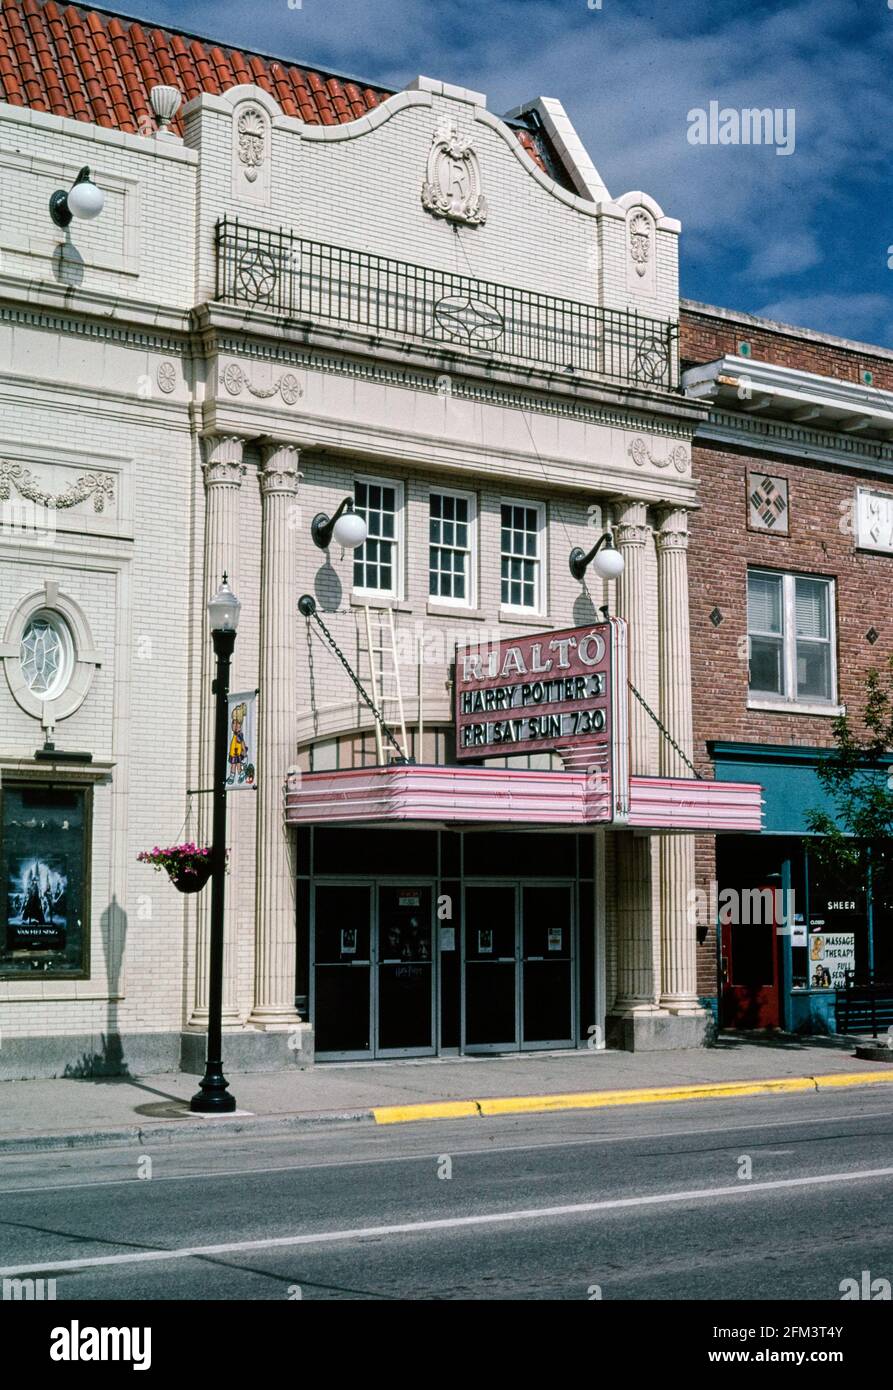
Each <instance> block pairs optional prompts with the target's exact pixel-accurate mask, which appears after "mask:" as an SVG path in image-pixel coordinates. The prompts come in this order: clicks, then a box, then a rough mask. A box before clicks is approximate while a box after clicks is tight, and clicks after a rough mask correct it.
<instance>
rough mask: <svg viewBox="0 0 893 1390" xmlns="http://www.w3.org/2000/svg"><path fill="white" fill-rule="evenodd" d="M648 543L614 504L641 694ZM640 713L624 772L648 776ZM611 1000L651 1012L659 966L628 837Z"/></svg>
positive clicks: (632, 508) (633, 718)
mask: <svg viewBox="0 0 893 1390" xmlns="http://www.w3.org/2000/svg"><path fill="white" fill-rule="evenodd" d="M649 537H650V528H649V526H648V511H647V506H646V504H645V503H644V502H642V501H639V500H637V499H635V498H627V497H624V498H620V499H619V500H618V502H617V521H616V525H615V527H614V544H615V545H616V547H617V549H618V550H619V551H620V553H621V555H622V556H623V560H624V569H623V574H622V575H621V576H620V578H619V579H618V580H617V598H616V603H617V614H618V617H621V618H625V619H626V621H627V623H628V625H629V648H628V650H629V678H630V680H631V682H632V684H633V685H634V686H635V687H636V689H637V690H644V688H645V684H646V679H645V677H646V672H647V667H648V617H647V608H646V598H645V547H646V545H647V544H648V540H649ZM647 718H648V716H647V715H646V713H645V711H644V709H643V708H642V706H641V705H640V704H639V702H638V700H635V699H633V698H630V706H629V740H630V750H629V751H630V772H631V773H639V774H642V773H648V772H653V768H650V767H649V766H648V729H647V724H646V720H647ZM616 853H617V899H616V904H615V912H616V921H617V998H616V1000H615V1002H614V1006H613V1008H612V1010H611V1012H612V1013H613V1014H615V1015H619V1016H621V1017H625V1018H632V1017H635V1016H636V1015H638V1014H649V1013H654V1012H656V1009H657V1003H656V1001H657V994H658V987H659V979H658V977H659V969H660V966H659V962H657V961H656V960H655V959H654V956H655V950H654V933H653V931H652V920H651V919H652V912H651V841H650V839H648V838H647V837H644V836H639V837H637V836H635V835H633V834H632V833H630V832H622V831H621V832H619V833H618V834H617V836H616Z"/></svg>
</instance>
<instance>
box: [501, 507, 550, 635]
mask: <svg viewBox="0 0 893 1390" xmlns="http://www.w3.org/2000/svg"><path fill="white" fill-rule="evenodd" d="M501 512H502V539H501V544H500V556H501V573H502V606H503V608H522V609H528V610H529V611H530V612H534V613H536V612H539V611H540V609H541V608H542V559H543V557H542V546H543V530H544V522H545V513H544V510H543V507H542V505H541V504H540V503H533V502H503V503H502V508H501Z"/></svg>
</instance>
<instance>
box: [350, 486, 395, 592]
mask: <svg viewBox="0 0 893 1390" xmlns="http://www.w3.org/2000/svg"><path fill="white" fill-rule="evenodd" d="M353 495H354V507H355V509H356V511H357V512H358V513H359V515H360V516H361V517H362V518H363V520H364V521H365V523H366V527H367V535H366V540H365V541H364V542H363V544H362V545H361V546H358V547H357V549H356V550H355V551H354V554H353V587H354V591H355V592H357V593H361V594H364V593H365V594H377V595H379V596H384V597H387V598H399V597H400V585H401V581H402V574H401V554H400V551H401V540H402V535H401V533H402V527H403V484H402V483H399V482H394V481H391V480H389V479H387V478H357V479H355V481H354V493H353Z"/></svg>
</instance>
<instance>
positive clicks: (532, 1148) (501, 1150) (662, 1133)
mask: <svg viewBox="0 0 893 1390" xmlns="http://www.w3.org/2000/svg"><path fill="white" fill-rule="evenodd" d="M338 1065H340V1063H339V1064H338ZM857 1118H858V1120H859V1123H860V1124H861V1123H862V1121H863V1120H889V1119H890V1118H891V1111H889V1110H868V1111H866V1112H865V1113H863V1114H860V1115H859V1116H858V1117H857ZM828 1123H829V1120H828V1117H827V1115H824V1116H821V1117H819V1118H816V1119H811V1120H767V1121H765V1123H760V1124H756V1125H735V1126H734V1128H733V1129H732V1130H730V1129H729V1127H728V1125H722V1126H719V1125H711V1126H710V1127H709V1128H707V1129H674V1130H655V1131H653V1132H651V1133H647V1134H634V1133H627V1134H599V1135H594V1136H591V1137H589V1138H585V1139H583V1138H576V1137H574V1138H572V1139H565V1140H560V1139H556V1140H549V1141H548V1142H546V1143H542V1144H526V1143H524V1142H523V1139H522V1140H521V1142H519V1143H517V1144H499V1145H492V1146H490V1147H487V1148H482V1149H455V1148H451V1149H450V1156H451V1157H452V1158H454V1159H456V1158H486V1157H488V1156H489V1155H490V1154H523V1153H536V1152H537V1150H539V1149H585V1148H593V1147H596V1146H597V1145H599V1144H633V1143H635V1144H638V1143H645V1142H646V1141H647V1142H649V1143H650V1142H651V1140H653V1139H685V1138H688V1137H698V1136H703V1135H707V1134H722V1135H728V1134H730V1133H732V1134H741V1133H743V1132H745V1131H746V1132H750V1131H751V1130H761V1129H800V1128H804V1127H805V1126H806V1125H827V1124H828ZM841 1123H844V1124H847V1123H855V1121H850V1120H849V1118H848V1117H841ZM398 1132H399V1133H400V1134H401V1135H403V1137H404V1138H408V1136H407V1135H405V1134H404V1133H403V1131H397V1130H396V1129H394V1130H393V1131H391V1132H389V1131H387V1130H379V1131H376V1133H375V1139H374V1142H375V1143H381V1142H384V1140H385V1139H386V1138H390V1137H397V1134H398ZM262 1137H263V1139H264V1142H275V1143H276V1144H281V1143H283V1142H284V1141H285V1140H291V1139H293V1138H294V1135H291V1134H289V1135H284V1134H272V1135H270V1134H268V1135H264V1136H262ZM370 1137H371V1136H370ZM870 1137H871V1136H870V1135H866V1134H865V1133H864V1132H862V1131H861V1130H858V1131H856V1132H855V1133H853V1134H824V1135H820V1136H819V1137H818V1139H817V1140H814V1141H812V1142H815V1143H819V1144H825V1143H833V1142H834V1141H836V1140H838V1139H866V1138H870ZM875 1137H879V1136H875ZM793 1142H795V1143H803V1144H805V1143H807V1142H809V1141H807V1139H806V1138H803V1139H802V1140H801V1139H795V1140H794V1141H793ZM178 1147H179V1146H177V1145H171V1150H172V1151H173V1152H174V1153H176V1152H177V1149H178ZM722 1147H723V1148H729V1149H733V1148H736V1147H737V1145H736V1144H735V1143H733V1142H731V1141H730V1142H729V1143H728V1144H724V1145H723V1146H722ZM71 1152H72V1151H71V1150H70V1149H66V1150H65V1157H66V1158H68V1157H69V1156H70V1154H71ZM90 1152H91V1153H95V1152H96V1150H90ZM101 1152H102V1153H109V1152H114V1150H108V1149H103V1150H101ZM678 1152H679V1154H680V1155H684V1154H685V1152H686V1151H685V1150H679V1151H678ZM793 1152H794V1150H793V1149H768V1150H767V1149H764V1150H762V1152H761V1155H760V1156H761V1157H762V1158H769V1157H772V1156H773V1155H778V1154H790V1153H793ZM669 1156H670V1157H671V1158H673V1157H676V1154H675V1153H671V1154H670V1155H669ZM53 1157H55V1154H54V1153H53V1151H51V1150H45V1151H43V1152H37V1153H33V1154H29V1153H17V1154H6V1155H5V1161H6V1162H10V1163H11V1162H12V1160H13V1159H22V1158H27V1159H28V1160H29V1162H33V1160H34V1159H35V1158H46V1159H49V1158H53ZM162 1157H163V1154H162V1155H161V1156H159V1155H158V1154H157V1153H156V1159H157V1161H158V1162H161V1158H162ZM440 1157H441V1150H440V1149H438V1151H437V1152H436V1153H429V1152H428V1151H426V1150H422V1151H420V1152H418V1153H411V1154H401V1153H395V1154H383V1155H382V1156H380V1157H378V1156H376V1155H373V1154H370V1155H367V1156H366V1157H365V1158H338V1159H335V1160H333V1161H332V1162H330V1163H284V1164H276V1165H274V1166H267V1167H262V1168H232V1169H223V1170H221V1169H220V1168H202V1169H198V1170H196V1171H195V1172H194V1173H156V1174H153V1176H152V1178H151V1181H152V1182H153V1183H156V1182H193V1181H195V1182H197V1181H199V1180H204V1179H206V1178H244V1177H263V1176H265V1174H267V1173H318V1172H325V1170H326V1169H328V1168H372V1167H375V1165H377V1164H382V1163H384V1164H387V1163H429V1162H430V1163H436V1162H437V1161H438V1159H439V1158H440ZM3 1158H4V1155H2V1154H0V1161H2V1160H3ZM13 1181H14V1179H13ZM146 1181H148V1179H145V1178H134V1177H130V1178H98V1179H97V1180H96V1181H95V1182H91V1181H90V1179H89V1176H88V1177H87V1178H85V1180H84V1181H83V1182H66V1183H48V1184H41V1185H39V1186H37V1187H2V1186H0V1195H2V1196H4V1197H19V1196H23V1195H24V1196H27V1195H29V1194H32V1193H35V1192H80V1191H82V1190H83V1191H85V1192H89V1191H92V1189H93V1188H94V1187H128V1186H130V1187H132V1186H134V1185H136V1184H137V1183H145V1182H146Z"/></svg>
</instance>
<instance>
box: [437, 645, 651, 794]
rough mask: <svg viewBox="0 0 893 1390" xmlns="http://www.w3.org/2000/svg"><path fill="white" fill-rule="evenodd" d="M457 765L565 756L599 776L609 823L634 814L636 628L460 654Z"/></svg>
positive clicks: (470, 649) (458, 651)
mask: <svg viewBox="0 0 893 1390" xmlns="http://www.w3.org/2000/svg"><path fill="white" fill-rule="evenodd" d="M455 691H456V756H457V758H458V759H459V760H460V761H461V760H464V759H468V758H492V757H499V756H501V755H508V754H512V753H537V752H547V751H548V752H558V753H560V754H561V755H562V756H563V757H564V760H565V765H566V766H569V767H573V766H576V767H589V768H591V769H593V773H594V776H595V777H597V778H598V779H599V786H600V789H601V790H602V791H604V792H605V793H606V796H605V802H606V810H607V815H606V816H605V818H606V819H612V818H616V817H618V816H621V815H622V814H623V813H624V812H625V810H626V807H627V796H628V791H627V787H628V760H627V678H626V624H625V623H624V622H623V621H622V620H621V619H619V618H612V619H609V621H608V622H603V623H592V624H590V625H589V626H587V627H576V628H565V629H564V630H562V631H558V632H539V633H534V634H533V635H531V636H523V637H510V638H507V639H506V640H504V641H502V642H494V643H485V644H481V645H480V646H466V647H458V648H457V649H456V679H455Z"/></svg>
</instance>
